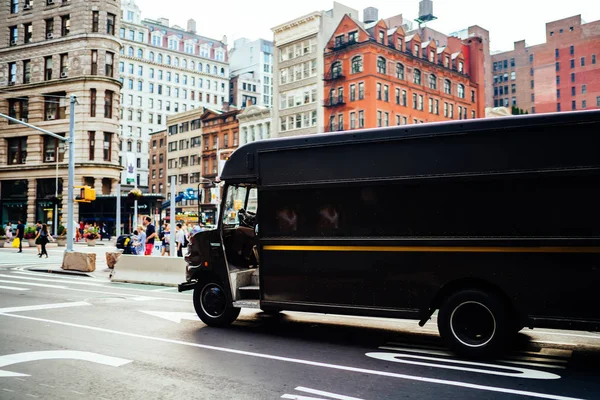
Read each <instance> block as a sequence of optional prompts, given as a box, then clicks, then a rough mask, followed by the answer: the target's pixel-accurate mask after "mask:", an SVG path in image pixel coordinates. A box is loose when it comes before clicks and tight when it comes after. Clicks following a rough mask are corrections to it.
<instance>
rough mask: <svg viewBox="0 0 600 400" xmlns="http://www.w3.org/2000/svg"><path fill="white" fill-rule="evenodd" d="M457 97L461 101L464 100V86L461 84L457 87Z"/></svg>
mask: <svg viewBox="0 0 600 400" xmlns="http://www.w3.org/2000/svg"><path fill="white" fill-rule="evenodd" d="M458 97H460V98H461V99H464V98H465V85H463V84H462V83H461V84H459V85H458Z"/></svg>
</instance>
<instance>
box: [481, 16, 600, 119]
mask: <svg viewBox="0 0 600 400" xmlns="http://www.w3.org/2000/svg"><path fill="white" fill-rule="evenodd" d="M599 56H600V21H593V22H589V23H583V22H582V20H581V15H576V16H573V17H569V18H565V19H561V20H558V21H552V22H549V23H547V24H546V42H545V43H541V44H538V45H535V46H527V45H526V44H525V41H524V40H521V41H518V42H515V45H514V49H513V50H511V51H506V52H502V53H497V54H494V55H493V56H492V61H493V75H494V82H493V89H494V106H496V107H502V106H504V107H511V106H516V107H518V108H521V109H522V110H524V111H526V112H529V113H532V114H533V113H546V112H557V111H571V110H583V109H595V108H600V62H598V57H599Z"/></svg>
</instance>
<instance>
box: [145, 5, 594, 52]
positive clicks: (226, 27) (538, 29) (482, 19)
mask: <svg viewBox="0 0 600 400" xmlns="http://www.w3.org/2000/svg"><path fill="white" fill-rule="evenodd" d="M136 2H137V4H138V6H139V7H140V9H141V10H142V18H152V19H156V18H159V17H165V18H168V19H169V22H170V24H171V25H173V24H177V25H180V26H182V27H185V26H186V21H187V19H188V18H194V19H195V20H196V23H197V31H198V33H199V34H201V35H204V36H208V37H210V38H214V39H221V38H222V37H223V35H227V38H228V41H229V45H230V48H231V47H232V45H233V41H234V40H235V39H238V38H241V37H247V38H249V39H258V38H263V39H269V40H272V39H273V34H272V32H271V28H272V27H274V26H277V25H279V24H282V23H284V22H287V21H289V20H291V19H294V18H296V17H299V16H302V15H304V14H308V13H310V12H312V11H320V10H328V9H330V8H332V6H333V1H331V0H292V1H290V0H245V1H240V0H228V1H227V0H225V1H210V0H198V1H190V0H168V1H167V2H165V1H164V0H136ZM340 3H342V4H345V5H347V6H349V7H353V8H355V9H358V10H359V11H361V13H360V15H361V18H362V10H363V9H364V8H365V7H369V6H372V7H376V8H378V9H379V17H380V18H387V17H391V16H394V15H398V14H403V15H404V17H405V18H408V19H411V20H413V19H414V18H416V17H417V14H418V12H419V0H401V1H398V0H395V1H394V0H341V1H340ZM165 5H167V7H165ZM433 9H434V14H435V15H436V16H437V17H438V20H437V21H434V22H432V23H430V24H429V26H430V27H431V28H433V29H436V30H438V31H440V32H443V33H450V32H454V31H458V30H461V29H464V28H467V27H469V26H471V25H479V26H481V27H483V28H485V29H487V30H488V31H489V32H490V36H491V37H490V41H491V49H492V51H494V50H511V49H512V48H513V42H515V41H518V40H522V39H525V40H526V42H527V44H528V45H533V44H538V43H541V42H543V41H544V40H545V24H546V22H550V21H554V20H557V19H561V18H565V17H569V16H573V15H577V14H581V16H582V18H583V20H584V21H587V22H591V21H596V20H599V19H600V1H599V0H568V1H565V0H498V1H490V0H434V2H433Z"/></svg>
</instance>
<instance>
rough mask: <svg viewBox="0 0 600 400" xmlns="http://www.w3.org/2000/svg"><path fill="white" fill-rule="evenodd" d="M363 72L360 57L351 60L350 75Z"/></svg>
mask: <svg viewBox="0 0 600 400" xmlns="http://www.w3.org/2000/svg"><path fill="white" fill-rule="evenodd" d="M362 71H363V59H362V57H361V56H356V57H354V58H353V59H352V73H353V74H358V73H359V72H362Z"/></svg>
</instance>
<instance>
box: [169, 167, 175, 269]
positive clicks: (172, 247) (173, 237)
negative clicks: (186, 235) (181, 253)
mask: <svg viewBox="0 0 600 400" xmlns="http://www.w3.org/2000/svg"><path fill="white" fill-rule="evenodd" d="M176 182H177V175H173V176H171V203H170V213H171V220H170V222H171V238H170V242H171V244H170V246H169V247H170V249H171V251H170V252H169V255H170V256H171V257H177V242H176V240H175V239H176V238H175V230H176V229H175V228H176V225H177V220H176V219H175V183H176Z"/></svg>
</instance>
